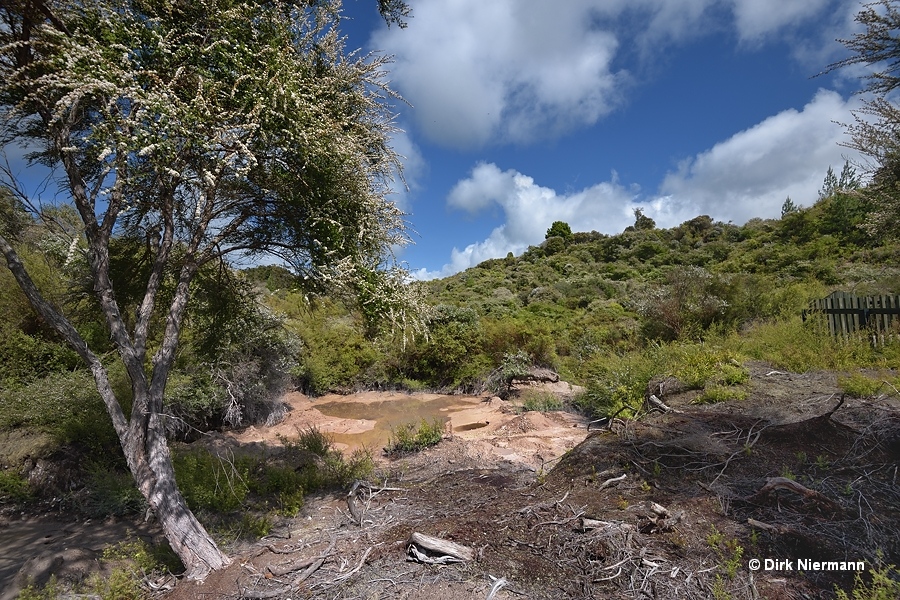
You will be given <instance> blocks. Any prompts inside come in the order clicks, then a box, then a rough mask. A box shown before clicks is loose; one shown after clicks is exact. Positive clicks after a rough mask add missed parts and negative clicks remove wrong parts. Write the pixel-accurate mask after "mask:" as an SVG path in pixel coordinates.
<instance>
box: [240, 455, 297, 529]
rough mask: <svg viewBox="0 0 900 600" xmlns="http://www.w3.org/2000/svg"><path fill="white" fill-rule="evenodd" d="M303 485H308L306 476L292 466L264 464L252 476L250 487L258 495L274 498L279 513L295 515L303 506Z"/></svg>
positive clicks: (289, 515)
mask: <svg viewBox="0 0 900 600" xmlns="http://www.w3.org/2000/svg"><path fill="white" fill-rule="evenodd" d="M304 485H307V486H308V482H307V480H306V478H305V477H304V476H303V474H301V473H298V472H297V471H296V470H295V469H293V468H292V467H279V466H265V467H263V468H262V472H261V473H259V474H258V475H255V476H254V477H253V480H252V481H251V483H250V489H251V491H253V493H255V494H257V495H259V496H264V497H273V498H275V500H276V501H277V502H278V507H279V510H278V512H279V513H280V514H282V515H284V516H286V517H295V516H297V513H299V512H300V509H301V508H303V490H304Z"/></svg>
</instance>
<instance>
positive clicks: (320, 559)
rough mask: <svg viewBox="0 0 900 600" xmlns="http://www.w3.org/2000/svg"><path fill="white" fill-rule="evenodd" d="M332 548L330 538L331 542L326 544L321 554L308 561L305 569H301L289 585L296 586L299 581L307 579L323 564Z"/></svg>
mask: <svg viewBox="0 0 900 600" xmlns="http://www.w3.org/2000/svg"><path fill="white" fill-rule="evenodd" d="M333 550H334V540H331V543H330V544H328V548H326V549H325V552H323V553H322V554H320V555H319V556H317V557H314V558H313V559H312V562H310V563H309V565H308V566H307V567H306V570H305V571H303V572H302V573H300V575H298V576H297V578H296V579H294V582H293V583H292V584H291V585H293V586H294V587H297V586H298V585H300V584H301V583H303V582H304V581H306V580H307V579H309V577H310V576H311V575H312V574H313V573H315V572H316V571H318V570H319V568H320V567H321V566H322V565H324V564H325V560H326V559H327V558H328V557H329V556H331V554H332V551H333ZM297 568H298V569H300V568H302V567H297Z"/></svg>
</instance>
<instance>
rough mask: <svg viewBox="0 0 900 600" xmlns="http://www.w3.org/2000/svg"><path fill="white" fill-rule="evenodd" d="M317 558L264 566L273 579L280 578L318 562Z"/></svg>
mask: <svg viewBox="0 0 900 600" xmlns="http://www.w3.org/2000/svg"><path fill="white" fill-rule="evenodd" d="M319 558H320V557H312V558H298V559H297V560H292V561H291V562H287V563H282V564H280V565H266V569H267V570H268V571H269V573H271V574H272V575H274V576H275V577H281V576H282V575H287V574H288V573H292V572H294V571H298V570H300V569H303V568H306V567H308V566H309V565H311V564H313V563H314V562H316V561H317V560H319Z"/></svg>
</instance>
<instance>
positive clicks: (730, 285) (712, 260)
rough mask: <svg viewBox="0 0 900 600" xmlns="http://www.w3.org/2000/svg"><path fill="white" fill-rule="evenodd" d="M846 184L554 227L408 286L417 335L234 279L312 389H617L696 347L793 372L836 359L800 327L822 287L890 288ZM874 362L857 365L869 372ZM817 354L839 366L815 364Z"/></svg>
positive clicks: (267, 274)
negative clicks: (673, 213)
mask: <svg viewBox="0 0 900 600" xmlns="http://www.w3.org/2000/svg"><path fill="white" fill-rule="evenodd" d="M859 185H860V184H859V180H858V179H857V177H856V175H855V173H854V172H853V169H852V168H851V167H849V166H845V168H844V170H843V172H842V173H841V175H840V177H838V176H837V175H835V173H833V172H832V171H829V172H828V173H827V174H826V177H825V181H824V183H823V187H822V191H821V194H820V199H819V200H818V201H817V202H816V203H815V204H814V205H813V206H811V207H799V206H797V205H796V204H794V203H793V202H792V201H791V200H790V199H787V200H786V201H785V205H784V214H783V216H782V218H781V219H772V220H761V219H753V220H751V221H750V222H748V223H746V224H744V225H735V224H731V223H721V222H715V221H714V220H712V219H711V218H710V217H708V216H705V215H701V216H698V217H695V218H693V219H691V220H689V221H686V222H684V223H682V224H681V225H679V226H677V227H674V228H671V229H661V228H658V227H656V225H655V223H654V222H653V221H652V220H651V219H649V218H648V217H646V216H645V215H644V214H643V213H642V211H640V210H636V211H635V224H634V225H633V226H631V227H629V228H627V229H626V230H625V231H623V232H622V233H620V234H617V235H603V234H600V233H597V232H575V233H571V230H570V227H571V228H572V229H577V224H570V227H561V226H562V225H567V224H562V223H558V224H555V226H554V228H551V230H549V231H548V237H547V239H546V240H545V241H544V243H542V244H541V245H540V246H534V247H531V248H529V249H528V250H527V251H526V252H525V253H524V254H523V255H521V256H518V257H516V256H512V255H509V256H507V257H506V258H501V259H494V260H488V261H485V262H483V263H481V264H479V265H478V266H477V267H475V268H472V269H468V270H466V271H464V272H462V273H458V274H456V275H453V276H451V277H448V278H445V279H440V280H435V281H430V282H425V283H418V284H414V285H420V286H422V288H423V289H424V290H425V294H426V297H427V298H428V303H429V305H430V306H431V312H430V314H429V317H428V318H429V325H430V328H429V333H428V335H427V337H426V336H423V335H419V336H415V337H412V338H410V337H407V339H405V340H403V339H401V333H400V332H393V333H391V332H388V331H380V332H379V331H371V330H367V329H366V328H365V327H363V324H362V322H361V320H360V318H359V317H358V316H357V315H355V314H354V313H353V312H352V311H348V310H346V309H345V308H343V306H342V305H341V304H340V303H338V302H336V301H335V300H333V299H329V298H320V297H316V296H309V295H305V294H304V293H303V292H302V291H299V290H294V291H292V289H291V283H290V280H289V278H287V276H286V274H285V273H283V272H281V271H280V270H279V269H277V268H272V267H265V268H258V269H253V270H250V271H247V272H245V274H246V275H247V276H248V277H249V278H251V279H253V280H255V281H256V282H257V284H258V285H259V286H260V287H262V285H263V284H265V286H266V287H265V289H266V291H267V294H266V296H265V297H266V299H265V302H266V303H267V305H268V306H269V307H270V308H271V309H272V310H273V311H275V312H276V313H279V314H284V315H286V316H287V320H286V325H287V327H288V328H289V329H290V330H291V331H292V332H293V333H295V334H297V336H298V337H299V338H300V339H301V340H302V341H303V350H302V351H301V352H300V354H299V356H298V363H299V364H298V367H297V370H296V374H297V375H298V377H299V383H300V385H302V386H303V387H304V388H305V389H306V390H308V391H309V392H311V393H322V392H325V391H328V390H341V389H352V388H358V387H362V388H365V387H383V386H389V387H394V386H399V387H402V388H409V389H422V388H434V389H438V388H439V389H445V390H460V391H477V390H481V389H483V388H484V387H485V386H490V384H491V381H489V379H490V375H491V373H492V372H495V370H497V369H501V370H502V369H504V368H506V369H513V370H515V368H516V365H521V364H522V363H523V362H526V363H528V364H533V365H537V366H543V367H549V368H552V369H555V370H557V371H558V372H560V373H561V375H562V376H563V377H564V378H566V379H567V380H570V381H572V382H575V383H579V384H583V385H588V386H589V387H592V389H594V390H595V391H596V390H597V388H598V386H600V387H608V386H609V385H613V387H618V384H615V385H614V383H615V382H610V381H609V377H610V376H611V371H613V372H621V368H620V367H617V366H616V365H619V366H621V365H622V364H625V363H626V362H628V361H629V360H638V359H637V358H636V357H638V356H641V355H644V356H646V355H647V354H648V353H653V352H657V353H659V351H660V349H661V348H666V347H669V346H672V347H679V346H680V347H687V346H691V345H695V346H698V344H699V346H698V347H705V348H706V351H709V349H711V348H721V349H722V350H723V351H725V350H726V349H727V351H728V352H729V353H731V354H733V355H734V358H735V359H736V360H737V359H738V355H747V354H749V355H753V356H756V357H758V358H765V359H767V360H772V361H774V362H776V363H782V364H784V365H785V366H790V367H791V368H794V369H798V370H801V371H802V370H806V369H809V368H813V367H837V366H839V364H838V362H839V361H840V360H841V359H839V356H840V355H841V352H839V351H837V350H836V351H835V352H829V353H824V354H823V353H821V352H818V351H816V350H815V348H819V347H820V344H828V343H830V340H828V339H825V338H827V336H825V337H821V336H820V333H821V332H820V331H819V329H818V327H817V325H821V323H819V322H816V321H813V322H810V323H808V324H806V325H804V324H803V323H802V322H801V312H802V310H803V309H805V308H807V307H808V304H809V302H810V301H811V300H814V299H817V298H821V297H823V296H826V295H827V294H829V293H830V292H831V291H833V290H848V291H851V290H852V291H853V292H855V293H857V294H863V295H865V294H882V293H896V292H897V289H898V288H900V263H898V256H900V246H898V245H897V243H896V242H895V241H891V240H890V239H887V238H885V237H884V236H879V235H875V234H873V233H870V232H869V231H868V230H867V229H865V228H864V223H865V221H866V216H867V214H868V213H869V212H870V210H871V207H870V206H869V205H868V204H867V200H865V198H864V196H863V195H862V194H860V193H859V192H858V190H859ZM557 225H560V227H557ZM556 233H562V235H551V234H556ZM817 336H818V337H817ZM767 337H772V338H774V339H771V340H768V341H766V339H765V338H767ZM784 344H796V345H798V346H802V345H803V344H806V345H807V349H806V350H804V349H803V348H802V347H795V348H789V347H783V345H784ZM842 347H843V348H845V349H846V345H845V346H842ZM879 352H880V351H872V352H871V353H870V355H867V356H868V357H867V358H866V359H865V361H868V362H871V363H872V364H875V363H878V362H879V361H881V360H882V359H884V358H885V357H883V356H881V355H880V354H879ZM829 356H830V357H832V358H831V360H832V361H838V362H835V363H833V364H828V361H829V358H828V357H829ZM865 361H864V362H865ZM638 362H640V361H638ZM651 370H652V369H651ZM613 374H614V373H613ZM649 376H650V375H647V377H649ZM495 379H496V378H495ZM626 379H627V377H626ZM619 383H622V382H621V381H620V382H619ZM644 383H646V382H644ZM589 405H590V406H589V407H591V406H593V404H592V403H589ZM593 407H594V408H598V407H596V406H593Z"/></svg>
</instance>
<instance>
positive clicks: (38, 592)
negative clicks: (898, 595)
mask: <svg viewBox="0 0 900 600" xmlns="http://www.w3.org/2000/svg"><path fill="white" fill-rule="evenodd" d="M61 593H62V590H61V589H60V586H59V583H57V581H56V576H55V575H51V576H50V580H49V581H47V583H45V584H44V585H43V586H42V587H37V586H36V585H34V584H33V583H30V584H28V585H26V586H25V587H24V588H22V590H21V591H20V592H19V595H18V600H58V598H59V597H60V595H61ZM854 600H855V599H854Z"/></svg>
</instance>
